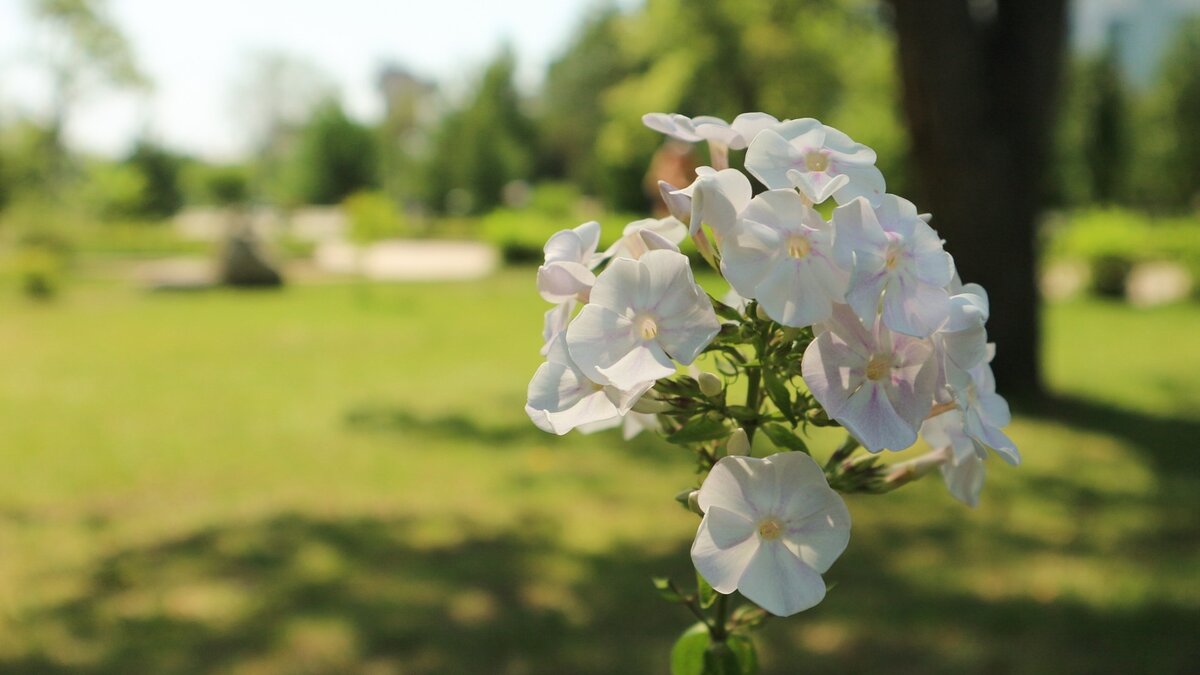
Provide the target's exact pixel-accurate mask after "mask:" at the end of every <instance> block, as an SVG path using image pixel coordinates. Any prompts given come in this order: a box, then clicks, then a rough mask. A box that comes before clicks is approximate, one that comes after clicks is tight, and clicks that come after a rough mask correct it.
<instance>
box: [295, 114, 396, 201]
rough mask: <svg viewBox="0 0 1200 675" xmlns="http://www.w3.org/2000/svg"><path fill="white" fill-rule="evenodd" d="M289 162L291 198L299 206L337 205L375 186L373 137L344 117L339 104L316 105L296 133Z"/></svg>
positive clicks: (376, 184)
mask: <svg viewBox="0 0 1200 675" xmlns="http://www.w3.org/2000/svg"><path fill="white" fill-rule="evenodd" d="M298 144H299V147H298V149H297V152H296V154H295V156H294V157H293V158H292V159H291V160H290V171H291V176H292V178H291V186H292V188H291V190H292V192H291V197H292V199H293V200H294V202H295V203H300V204H339V203H341V202H342V200H344V199H345V198H346V197H349V196H350V195H352V194H354V193H355V192H358V191H360V190H367V189H371V188H374V187H377V186H378V184H379V175H378V171H379V167H378V157H377V150H378V146H377V144H376V137H375V134H374V133H373V132H372V131H371V130H370V129H369V128H367V127H366V126H364V125H362V124H359V123H358V122H355V121H354V120H352V119H350V117H349V116H347V115H346V112H345V110H343V109H342V106H341V104H340V103H338V102H337V101H336V100H334V99H328V100H326V101H325V102H324V103H321V104H319V105H318V106H317V107H316V109H315V110H314V111H313V113H312V116H311V117H310V118H309V120H308V122H307V123H306V124H305V125H304V128H303V129H301V130H300V137H299V141H298Z"/></svg>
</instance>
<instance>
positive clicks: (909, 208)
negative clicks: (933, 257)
mask: <svg viewBox="0 0 1200 675" xmlns="http://www.w3.org/2000/svg"><path fill="white" fill-rule="evenodd" d="M875 217H876V218H877V219H878V220H879V225H880V227H882V228H883V229H884V231H886V232H892V233H894V234H898V235H900V238H901V239H903V240H908V239H911V238H912V236H913V232H914V231H915V228H916V227H917V226H918V225H923V226H925V227H926V229H928V226H927V225H925V223H924V222H922V221H921V220H920V218H919V217H918V216H917V207H916V206H914V205H913V203H912V202H910V201H908V200H907V199H905V198H903V197H897V196H896V195H884V196H883V197H881V198H880V199H879V202H878V203H877V204H876V205H875ZM930 231H931V232H932V230H930ZM938 247H939V248H940V247H941V244H940V243H939V244H938Z"/></svg>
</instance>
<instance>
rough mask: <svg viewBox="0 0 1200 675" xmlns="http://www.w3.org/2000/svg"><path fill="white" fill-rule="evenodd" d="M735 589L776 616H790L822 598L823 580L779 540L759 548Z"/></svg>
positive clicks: (765, 543)
mask: <svg viewBox="0 0 1200 675" xmlns="http://www.w3.org/2000/svg"><path fill="white" fill-rule="evenodd" d="M714 588H715V587H714ZM737 589H738V590H739V591H741V593H742V595H744V596H746V598H747V599H749V600H751V601H752V602H754V603H755V604H757V605H758V606H759V607H762V608H763V609H765V610H767V611H768V612H770V613H772V614H774V615H776V616H791V615H793V614H795V613H797V612H801V611H803V610H806V609H809V608H810V607H814V606H815V605H817V604H818V603H820V602H821V600H823V599H824V598H825V580H824V579H822V578H821V575H820V574H818V573H817V572H816V570H814V569H813V568H811V567H809V566H808V565H806V564H805V563H804V561H802V560H800V558H798V557H796V555H795V554H793V553H792V552H791V551H790V550H788V548H787V547H786V546H784V545H783V543H782V542H780V541H774V542H763V543H762V545H760V546H759V547H758V550H757V551H756V552H755V553H754V555H753V556H752V557H751V558H750V562H749V564H748V565H747V566H746V571H745V572H743V573H742V578H741V579H739V580H738V584H737Z"/></svg>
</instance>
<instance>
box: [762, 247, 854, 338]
mask: <svg viewBox="0 0 1200 675" xmlns="http://www.w3.org/2000/svg"><path fill="white" fill-rule="evenodd" d="M755 293H756V295H757V297H758V299H759V302H760V303H762V306H763V309H764V310H766V312H767V315H768V316H770V317H771V318H772V319H774V320H775V321H778V322H779V323H780V324H782V325H784V326H792V327H795V328H800V327H804V326H811V325H813V324H815V323H818V322H820V321H825V320H826V319H828V318H829V317H830V316H832V315H833V301H834V300H835V299H836V298H832V297H830V296H829V295H828V294H827V293H825V292H824V289H823V288H822V284H821V283H819V282H818V281H817V277H816V276H815V275H814V274H813V271H812V264H811V263H810V262H809V261H799V262H797V261H793V260H791V259H789V258H783V259H781V260H778V261H776V262H775V263H774V264H773V265H772V266H771V268H770V272H769V273H768V275H767V277H766V278H765V279H763V281H762V282H761V283H760V284H759V285H758V287H757V288H756V289H755Z"/></svg>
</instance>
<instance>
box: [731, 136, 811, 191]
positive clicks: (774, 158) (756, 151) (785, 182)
mask: <svg viewBox="0 0 1200 675" xmlns="http://www.w3.org/2000/svg"><path fill="white" fill-rule="evenodd" d="M803 161H804V155H803V154H802V153H801V152H800V150H799V149H798V148H796V147H793V146H792V144H791V143H789V142H788V141H787V139H785V138H784V137H783V136H781V135H779V133H778V132H777V130H773V129H764V130H762V131H760V132H759V133H758V135H757V136H755V137H754V140H753V141H752V142H751V143H750V146H749V147H748V148H747V149H746V159H745V166H746V170H747V171H749V172H750V174H751V175H752V176H754V177H755V178H757V179H758V180H759V181H760V182H761V183H762V184H763V185H766V186H767V187H768V188H769V189H772V190H782V189H788V188H791V187H792V181H791V180H790V179H789V178H788V175H787V173H788V171H789V170H790V169H792V168H793V167H795V166H797V164H798V163H803Z"/></svg>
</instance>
